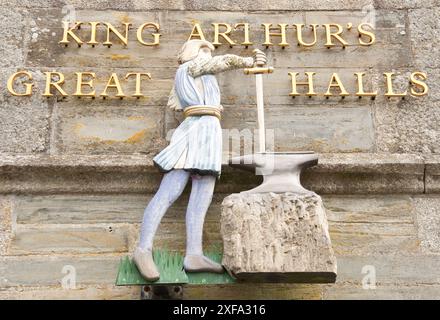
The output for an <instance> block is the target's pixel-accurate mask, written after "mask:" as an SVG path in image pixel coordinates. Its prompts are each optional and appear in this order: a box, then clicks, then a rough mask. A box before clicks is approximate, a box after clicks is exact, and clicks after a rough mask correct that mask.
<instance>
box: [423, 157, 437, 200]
mask: <svg viewBox="0 0 440 320" xmlns="http://www.w3.org/2000/svg"><path fill="white" fill-rule="evenodd" d="M425 158H426V159H425V163H426V170H425V192H426V193H439V192H440V156H439V155H429V156H426V157H425Z"/></svg>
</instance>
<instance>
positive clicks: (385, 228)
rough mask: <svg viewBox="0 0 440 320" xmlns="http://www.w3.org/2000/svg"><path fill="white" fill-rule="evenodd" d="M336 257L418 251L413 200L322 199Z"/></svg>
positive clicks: (406, 197) (418, 242) (400, 198)
mask: <svg viewBox="0 0 440 320" xmlns="http://www.w3.org/2000/svg"><path fill="white" fill-rule="evenodd" d="M324 206H325V208H326V212H327V217H328V221H329V230H330V236H331V239H332V245H333V249H334V251H335V253H336V254H337V255H346V256H350V255H351V256H354V255H360V256H371V255H378V254H395V253H396V252H405V253H407V254H415V253H418V252H420V248H419V246H420V241H419V239H418V237H417V227H416V221H415V218H414V208H415V207H417V206H415V205H414V204H413V202H412V199H411V198H410V197H409V196H407V195H393V196H391V195H386V196H380V195H376V196H362V195H357V196H350V195H344V196H334V195H329V196H325V197H324Z"/></svg>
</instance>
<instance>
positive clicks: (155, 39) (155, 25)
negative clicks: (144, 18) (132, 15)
mask: <svg viewBox="0 0 440 320" xmlns="http://www.w3.org/2000/svg"><path fill="white" fill-rule="evenodd" d="M150 27H153V28H154V29H155V30H156V32H155V33H152V34H151V35H152V36H153V42H145V41H144V39H143V38H142V32H143V31H144V29H145V28H150ZM159 30H160V26H159V24H158V23H154V22H147V23H144V24H143V25H141V26H140V27H139V28H138V30H137V39H138V41H139V42H140V43H141V44H143V45H144V46H157V45H159V38H160V36H161V34H160V33H159Z"/></svg>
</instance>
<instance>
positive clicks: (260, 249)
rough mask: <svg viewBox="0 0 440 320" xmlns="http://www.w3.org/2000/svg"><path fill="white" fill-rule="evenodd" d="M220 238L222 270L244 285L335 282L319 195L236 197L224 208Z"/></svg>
mask: <svg viewBox="0 0 440 320" xmlns="http://www.w3.org/2000/svg"><path fill="white" fill-rule="evenodd" d="M221 234H222V237H223V251H224V252H223V261H222V262H223V265H224V266H225V267H226V269H227V270H228V271H229V272H230V273H231V274H233V275H234V276H235V277H236V278H237V279H239V280H243V281H253V282H286V283H288V282H298V283H333V282H335V280H336V258H335V256H334V253H333V249H332V246H331V241H330V235H329V232H328V224H327V217H326V213H325V209H324V206H323V204H322V200H321V197H319V196H318V195H316V194H312V195H299V194H294V193H282V194H275V193H257V194H244V193H241V194H240V193H234V194H231V195H229V196H228V197H226V198H225V199H224V200H223V203H222V213H221Z"/></svg>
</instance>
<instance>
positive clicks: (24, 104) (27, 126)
mask: <svg viewBox="0 0 440 320" xmlns="http://www.w3.org/2000/svg"><path fill="white" fill-rule="evenodd" d="M16 71H18V70H17V69H15V68H4V69H1V70H0V82H1V83H2V88H3V89H2V92H1V94H0V127H1V130H0V152H1V153H11V154H12V153H15V154H17V153H40V152H45V151H47V149H48V143H49V134H50V129H49V128H50V114H51V105H50V104H49V103H48V102H47V101H46V100H45V98H42V97H41V96H39V95H37V94H34V95H33V96H31V97H14V96H12V95H10V94H9V93H8V92H7V91H6V89H5V87H6V82H7V80H8V78H9V76H10V75H12V74H13V73H14V72H16ZM39 79H40V78H39V75H38V74H36V75H35V85H34V89H33V90H34V92H36V91H37V90H38V88H41V85H42V84H41V82H40V81H39ZM23 80H24V79H21V80H20V81H23ZM20 81H19V82H18V83H20ZM16 90H17V91H19V90H23V88H17V89H16Z"/></svg>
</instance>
